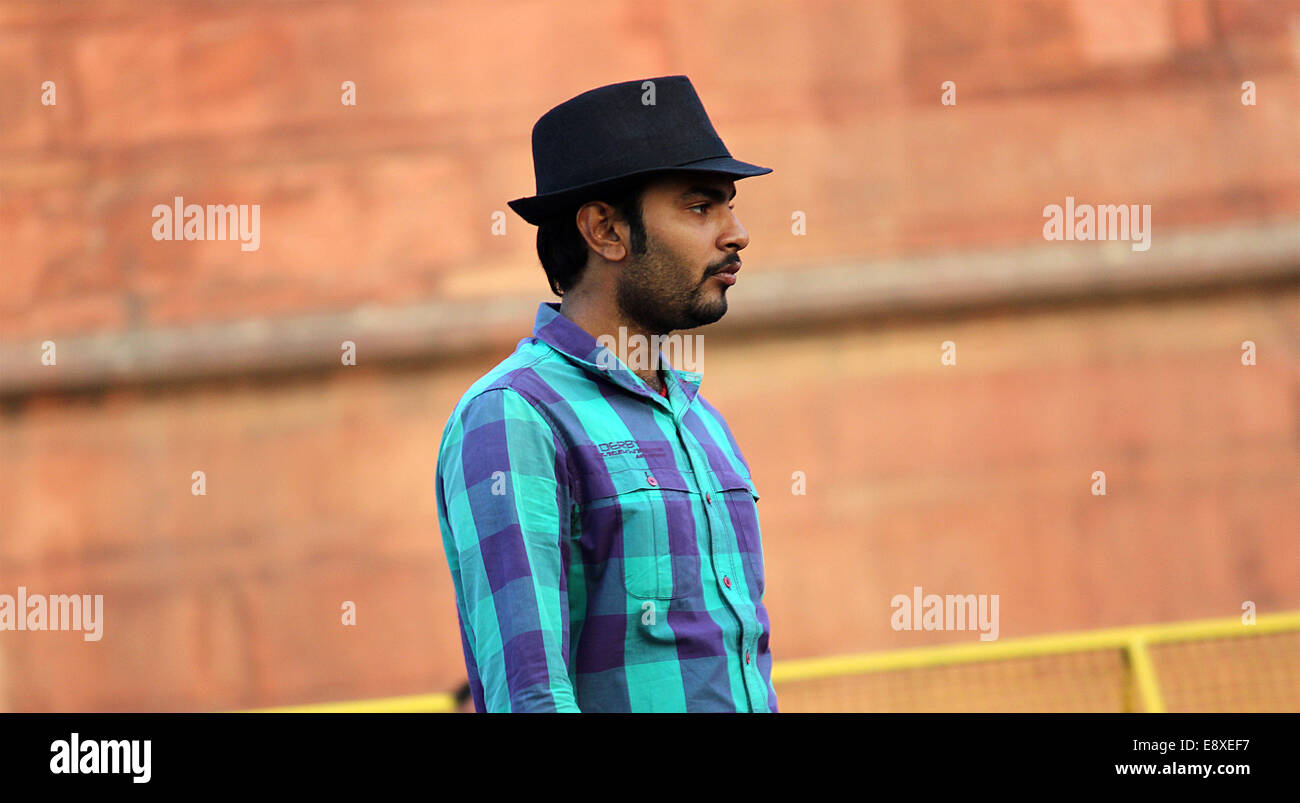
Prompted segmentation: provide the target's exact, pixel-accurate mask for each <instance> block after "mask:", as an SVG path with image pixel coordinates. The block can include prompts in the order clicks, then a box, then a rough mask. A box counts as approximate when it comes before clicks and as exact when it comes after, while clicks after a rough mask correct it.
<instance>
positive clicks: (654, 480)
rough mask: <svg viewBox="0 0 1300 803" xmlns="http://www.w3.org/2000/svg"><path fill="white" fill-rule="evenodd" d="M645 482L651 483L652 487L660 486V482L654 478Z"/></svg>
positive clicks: (647, 478) (649, 478)
mask: <svg viewBox="0 0 1300 803" xmlns="http://www.w3.org/2000/svg"><path fill="white" fill-rule="evenodd" d="M645 481H646V482H648V483H650V484H651V485H652V486H657V485H659V480H657V479H655V478H654V477H646V478H645Z"/></svg>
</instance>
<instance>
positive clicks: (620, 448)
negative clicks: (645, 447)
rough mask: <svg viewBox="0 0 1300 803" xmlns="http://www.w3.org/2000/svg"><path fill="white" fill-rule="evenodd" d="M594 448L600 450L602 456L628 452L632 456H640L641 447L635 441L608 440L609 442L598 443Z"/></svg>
mask: <svg viewBox="0 0 1300 803" xmlns="http://www.w3.org/2000/svg"><path fill="white" fill-rule="evenodd" d="M596 448H597V449H599V450H600V454H601V456H602V457H613V456H614V455H619V454H630V455H632V456H633V457H640V456H641V447H640V446H639V445H637V442H636V441H610V442H609V443H598V444H596Z"/></svg>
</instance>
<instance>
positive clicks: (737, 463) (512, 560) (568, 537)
mask: <svg viewBox="0 0 1300 803" xmlns="http://www.w3.org/2000/svg"><path fill="white" fill-rule="evenodd" d="M602 356H603V359H601V357H602ZM664 373H665V375H666V377H667V385H668V398H667V399H665V398H664V397H662V396H660V395H659V394H658V393H655V392H654V390H652V389H651V388H650V387H649V386H648V385H647V384H646V383H645V382H644V381H642V380H641V378H640V377H638V376H637V375H636V374H635V373H633V372H632V371H631V370H630V369H629V368H628V367H627V366H626V365H625V364H624V363H623V362H621V361H619V360H617V358H615V357H614V356H613V355H612V354H610V353H608V352H607V351H606V350H605V349H604V347H602V346H600V345H598V344H597V343H596V340H595V338H593V337H592V336H591V335H590V334H588V333H587V332H585V331H583V330H582V328H581V327H579V326H578V325H577V324H575V323H573V322H572V321H570V320H569V319H567V318H565V317H564V316H563V315H560V313H559V305H558V304H542V305H541V307H540V308H539V309H538V313H537V323H536V325H535V326H534V328H533V337H530V338H525V339H524V340H521V341H520V342H519V345H518V347H517V348H516V349H515V352H514V354H512V355H510V356H509V357H508V358H506V359H505V360H504V361H503V362H502V363H501V364H500V365H498V366H496V367H495V368H493V369H492V370H491V371H489V372H488V373H487V374H486V375H485V376H484V377H482V378H481V379H480V380H479V381H477V382H475V383H474V385H473V386H471V387H470V389H469V391H468V392H467V393H466V394H465V396H464V397H463V398H462V399H461V401H460V403H459V404H458V405H457V406H456V410H455V411H454V412H453V413H452V415H451V419H450V420H449V421H448V422H447V427H446V430H445V431H444V432H443V438H442V447H441V449H440V450H439V454H438V480H437V484H438V519H439V524H440V526H441V528H442V543H443V548H444V550H445V551H446V554H447V562H448V564H449V566H450V568H451V576H452V582H453V584H454V585H455V589H456V608H457V612H458V614H459V617H460V635H461V645H462V647H463V648H464V651H465V666H466V669H467V670H468V672H469V680H470V687H471V690H472V691H473V695H474V705H475V707H476V708H477V709H478V710H479V711H592V712H594V711H764V712H767V711H770V712H775V711H776V710H777V708H776V693H775V691H774V690H773V688H772V683H771V671H772V656H771V652H770V651H769V649H768V634H769V631H770V623H769V621H768V616H767V610H766V609H765V608H764V607H763V603H762V598H763V551H762V544H761V540H760V537H759V525H758V509H757V507H756V505H755V502H756V501H757V500H758V492H757V491H756V490H755V489H754V484H753V482H752V481H751V480H750V473H749V466H748V464H747V463H746V462H745V459H744V457H743V456H741V453H740V448H739V447H738V446H737V445H736V441H735V439H734V438H733V437H732V435H731V431H730V430H729V429H728V428H727V424H726V421H724V420H723V418H722V415H721V414H720V413H718V411H717V410H716V409H714V407H713V406H712V405H711V404H709V403H708V402H707V401H705V399H704V397H703V396H702V395H700V394H699V382H700V375H699V374H697V373H692V372H688V371H679V370H675V369H669V368H667V367H665V370H664Z"/></svg>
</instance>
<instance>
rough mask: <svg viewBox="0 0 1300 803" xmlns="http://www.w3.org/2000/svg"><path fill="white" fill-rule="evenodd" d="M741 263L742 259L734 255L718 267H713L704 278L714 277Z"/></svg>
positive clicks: (706, 272)
mask: <svg viewBox="0 0 1300 803" xmlns="http://www.w3.org/2000/svg"><path fill="white" fill-rule="evenodd" d="M739 261H740V257H739V256H738V255H736V254H732V255H731V256H729V257H727V258H726V259H724V260H722V261H721V262H719V263H718V264H717V265H713V266H711V267H710V268H709V269H708V270H706V271H705V272H704V278H706V279H707V278H708V277H710V276H712V275H713V274H715V273H720V272H722V271H724V270H726V269H727V268H729V267H731V266H732V265H734V264H736V263H737V262H739Z"/></svg>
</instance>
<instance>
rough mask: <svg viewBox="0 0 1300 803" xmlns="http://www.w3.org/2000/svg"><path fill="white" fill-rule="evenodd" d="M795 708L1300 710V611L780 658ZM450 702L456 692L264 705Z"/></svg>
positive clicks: (429, 708)
mask: <svg viewBox="0 0 1300 803" xmlns="http://www.w3.org/2000/svg"><path fill="white" fill-rule="evenodd" d="M772 682H773V684H774V685H775V686H776V691H777V698H778V700H779V701H780V707H781V710H782V711H784V712H856V711H872V712H884V711H907V712H920V711H959V712H974V711H1016V712H1076V711H1083V712H1088V711H1096V712H1105V711H1109V712H1124V711H1147V712H1165V711H1174V712H1189V711H1300V611H1297V612H1293V613H1285V614H1273V615H1263V616H1260V617H1258V619H1257V621H1256V622H1255V623H1254V624H1244V623H1243V622H1242V621H1241V619H1240V618H1239V617H1232V618H1228V619H1211V620H1203V621H1196V622H1178V623H1171V624H1160V625H1149V626H1141V627H1122V628H1112V629H1107V630H1096V631H1090V632H1079V633H1066V634H1061V635H1052V636H1036V637H1030V638H1021V639H1007V640H1003V641H996V642H973V643H970V644H961V645H945V646H936V647H921V648H917V649H910V650H893V651H886V652H876V653H867V654H863V655H843V656H835V657H828V658H811V659H803V660H792V661H778V662H776V663H775V664H774V665H773V667H772ZM261 710H262V711H268V712H295V713H361V712H367V713H370V712H384V713H399V712H451V711H455V710H456V701H455V698H454V697H453V695H451V694H421V695H411V696H405V697H389V698H383V699H375V700H355V701H348V702H335V703H322V704H313V705H301V706H287V707H280V708H269V709H261Z"/></svg>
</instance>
